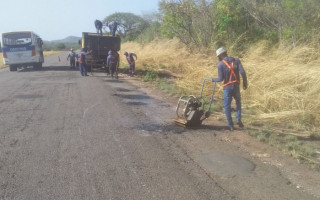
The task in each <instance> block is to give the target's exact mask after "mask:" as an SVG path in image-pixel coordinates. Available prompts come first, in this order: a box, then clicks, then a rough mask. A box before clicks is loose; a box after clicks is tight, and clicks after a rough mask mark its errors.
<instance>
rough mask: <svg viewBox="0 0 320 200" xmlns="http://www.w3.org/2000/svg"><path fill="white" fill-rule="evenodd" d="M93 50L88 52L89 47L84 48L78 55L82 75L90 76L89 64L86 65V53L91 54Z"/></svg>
mask: <svg viewBox="0 0 320 200" xmlns="http://www.w3.org/2000/svg"><path fill="white" fill-rule="evenodd" d="M91 52H92V51H90V52H87V48H82V49H81V51H80V53H79V55H78V57H79V58H78V62H79V70H80V73H81V75H82V76H88V74H87V66H86V55H88V54H90V53H91Z"/></svg>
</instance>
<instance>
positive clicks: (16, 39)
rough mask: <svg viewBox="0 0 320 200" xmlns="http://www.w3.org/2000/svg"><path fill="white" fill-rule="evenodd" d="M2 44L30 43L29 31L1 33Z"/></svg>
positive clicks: (20, 44) (19, 44) (24, 44)
mask: <svg viewBox="0 0 320 200" xmlns="http://www.w3.org/2000/svg"><path fill="white" fill-rule="evenodd" d="M2 42H3V46H26V45H30V44H31V43H32V39H31V33H28V32H23V33H7V34H3V35H2Z"/></svg>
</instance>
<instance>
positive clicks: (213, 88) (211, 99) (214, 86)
mask: <svg viewBox="0 0 320 200" xmlns="http://www.w3.org/2000/svg"><path fill="white" fill-rule="evenodd" d="M206 81H212V78H205V79H203V82H202V87H201V92H200V99H201V98H202V93H203V88H204V84H205V82H206ZM216 84H217V83H216V82H214V84H213V87H212V92H211V97H210V104H209V109H208V111H207V112H206V113H205V115H206V118H208V117H209V111H210V109H211V105H212V102H213V95H214V91H215V89H216Z"/></svg>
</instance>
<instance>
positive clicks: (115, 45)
mask: <svg viewBox="0 0 320 200" xmlns="http://www.w3.org/2000/svg"><path fill="white" fill-rule="evenodd" d="M79 43H80V45H81V47H82V48H86V49H87V50H88V51H92V53H91V54H89V55H87V56H86V64H87V68H88V71H92V70H93V69H94V68H103V67H105V66H106V59H107V57H108V52H109V51H110V50H113V51H116V52H118V51H119V50H120V46H121V38H120V37H115V36H110V35H100V34H97V33H89V32H83V33H82V39H81V40H80V41H79Z"/></svg>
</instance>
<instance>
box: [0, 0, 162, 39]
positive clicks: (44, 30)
mask: <svg viewBox="0 0 320 200" xmlns="http://www.w3.org/2000/svg"><path fill="white" fill-rule="evenodd" d="M158 2H159V0H0V3H1V9H0V33H3V32H10V31H21V30H25V31H34V32H35V33H37V34H38V35H39V36H40V37H41V38H42V39H43V40H46V41H51V40H59V39H64V38H66V37H68V36H78V37H81V35H82V32H96V29H95V26H94V20H96V19H99V20H101V21H102V20H103V19H104V18H105V17H107V16H109V15H111V14H113V13H116V12H130V13H133V14H136V15H140V16H142V15H143V14H150V13H154V12H157V11H158Z"/></svg>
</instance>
